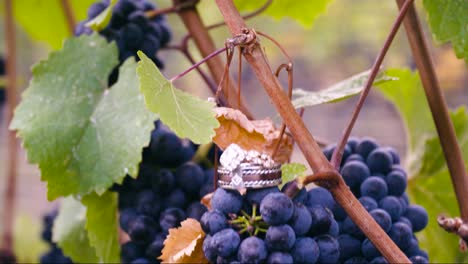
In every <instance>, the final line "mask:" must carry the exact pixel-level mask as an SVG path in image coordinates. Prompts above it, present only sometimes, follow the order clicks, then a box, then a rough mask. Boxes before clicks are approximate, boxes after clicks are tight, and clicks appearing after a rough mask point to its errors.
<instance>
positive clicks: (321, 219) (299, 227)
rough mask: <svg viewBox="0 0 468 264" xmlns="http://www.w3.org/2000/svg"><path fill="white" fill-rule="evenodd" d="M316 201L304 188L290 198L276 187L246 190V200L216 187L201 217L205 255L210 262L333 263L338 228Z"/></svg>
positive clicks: (325, 208) (335, 258)
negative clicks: (209, 206) (208, 205)
mask: <svg viewBox="0 0 468 264" xmlns="http://www.w3.org/2000/svg"><path fill="white" fill-rule="evenodd" d="M287 186H288V185H285V188H287ZM283 191H284V189H283ZM316 198H317V197H316V196H315V195H313V194H312V192H310V191H309V192H307V191H306V189H304V188H303V189H301V190H300V191H299V192H298V193H297V194H296V195H294V196H293V197H292V198H290V197H289V196H287V195H286V194H285V193H283V192H281V191H280V190H279V189H278V187H269V188H263V189H248V190H247V192H246V194H245V196H242V195H241V194H240V193H239V192H238V191H235V190H226V189H222V188H218V189H217V190H216V191H215V192H214V194H213V198H212V200H211V205H212V207H213V210H211V211H208V212H206V213H205V214H204V215H203V216H202V218H201V226H202V228H203V230H204V232H205V233H206V234H207V235H206V237H205V240H204V242H203V251H204V254H205V257H206V258H207V259H208V260H209V261H210V262H211V263H265V262H266V263H282V264H284V263H316V262H318V263H336V262H337V261H338V259H339V256H340V251H339V243H338V240H337V238H336V237H337V236H338V234H339V225H338V223H337V222H336V221H335V219H334V217H333V213H332V212H331V210H329V209H328V208H327V207H325V206H323V205H321V204H320V201H319V200H317V199H316Z"/></svg>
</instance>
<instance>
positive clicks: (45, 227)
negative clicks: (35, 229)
mask: <svg viewBox="0 0 468 264" xmlns="http://www.w3.org/2000/svg"><path fill="white" fill-rule="evenodd" d="M57 213H58V211H57V210H53V211H51V212H49V213H48V214H46V215H44V216H43V218H42V234H41V238H42V240H44V241H45V242H47V243H48V244H49V245H50V249H49V251H47V252H46V253H44V254H42V256H41V258H40V263H41V264H47V263H63V264H67V263H70V264H71V263H73V262H72V260H71V259H70V258H68V257H66V256H64V255H63V252H62V250H61V249H60V248H59V247H57V245H56V244H55V243H54V242H52V226H53V224H54V220H55V218H56V217H57Z"/></svg>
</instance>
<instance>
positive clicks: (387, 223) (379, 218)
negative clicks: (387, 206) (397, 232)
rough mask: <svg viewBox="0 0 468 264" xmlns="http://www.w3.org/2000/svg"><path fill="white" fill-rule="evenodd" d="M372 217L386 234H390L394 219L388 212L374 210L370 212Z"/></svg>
mask: <svg viewBox="0 0 468 264" xmlns="http://www.w3.org/2000/svg"><path fill="white" fill-rule="evenodd" d="M370 215H371V216H372V218H374V220H375V221H376V222H377V224H379V225H380V227H382V229H383V230H384V231H385V232H388V231H389V230H390V228H392V218H391V216H390V214H388V213H387V211H385V210H382V209H374V210H372V211H371V212H370Z"/></svg>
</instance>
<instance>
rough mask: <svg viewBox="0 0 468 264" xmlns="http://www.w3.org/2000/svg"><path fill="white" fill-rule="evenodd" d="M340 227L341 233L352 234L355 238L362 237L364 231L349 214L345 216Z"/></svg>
mask: <svg viewBox="0 0 468 264" xmlns="http://www.w3.org/2000/svg"><path fill="white" fill-rule="evenodd" d="M341 227H342V228H340V230H341V232H342V233H345V234H349V235H352V236H354V237H356V238H364V233H362V231H361V229H359V227H358V226H357V225H356V224H355V223H354V222H353V220H351V218H350V217H349V216H348V217H346V218H345V220H344V221H343V223H342V225H341Z"/></svg>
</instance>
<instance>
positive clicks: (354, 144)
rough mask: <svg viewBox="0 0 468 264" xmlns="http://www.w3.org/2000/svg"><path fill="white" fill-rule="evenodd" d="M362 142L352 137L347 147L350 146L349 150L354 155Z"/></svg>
mask: <svg viewBox="0 0 468 264" xmlns="http://www.w3.org/2000/svg"><path fill="white" fill-rule="evenodd" d="M359 142H360V140H359V139H358V138H355V137H350V138H349V139H348V142H347V143H346V145H348V147H349V149H350V150H351V152H352V153H354V152H356V148H357V146H358V145H359Z"/></svg>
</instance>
